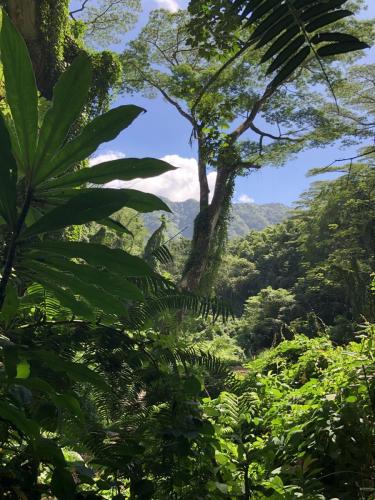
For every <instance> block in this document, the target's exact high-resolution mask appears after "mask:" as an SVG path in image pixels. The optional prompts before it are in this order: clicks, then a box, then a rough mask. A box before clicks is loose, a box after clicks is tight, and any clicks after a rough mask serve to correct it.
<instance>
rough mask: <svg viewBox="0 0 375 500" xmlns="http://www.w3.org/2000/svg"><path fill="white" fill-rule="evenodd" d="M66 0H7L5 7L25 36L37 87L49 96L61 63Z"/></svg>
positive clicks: (65, 28)
mask: <svg viewBox="0 0 375 500" xmlns="http://www.w3.org/2000/svg"><path fill="white" fill-rule="evenodd" d="M68 6H69V0H8V1H7V2H6V9H7V11H8V14H9V16H10V18H11V19H12V21H13V23H14V25H15V26H16V27H17V29H18V31H19V32H20V33H21V35H22V36H23V37H24V39H25V42H26V44H27V46H28V49H29V52H30V57H31V60H32V63H33V66H34V71H35V76H36V81H37V85H38V89H39V91H40V93H41V95H42V96H43V97H45V98H46V99H51V97H52V90H53V86H54V84H55V83H56V80H57V78H58V76H59V74H60V73H61V71H62V69H63V66H64V45H65V35H66V32H67V26H68V22H69V14H68Z"/></svg>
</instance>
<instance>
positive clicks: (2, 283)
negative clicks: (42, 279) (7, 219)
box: [0, 189, 32, 311]
mask: <svg viewBox="0 0 375 500" xmlns="http://www.w3.org/2000/svg"><path fill="white" fill-rule="evenodd" d="M31 199H32V191H31V189H28V190H27V192H26V198H25V202H24V204H23V207H22V210H21V213H20V215H19V217H18V220H17V224H16V227H15V228H14V231H13V233H12V236H11V238H10V241H9V243H8V248H7V252H6V259H5V264H4V268H3V273H2V277H1V280H0V311H1V309H2V307H3V305H4V300H5V295H6V289H7V286H8V282H9V278H10V276H11V274H12V269H13V264H14V259H15V257H16V251H17V240H18V237H19V235H20V233H21V230H22V228H23V225H24V222H25V219H26V216H27V213H28V211H29V208H30V203H31Z"/></svg>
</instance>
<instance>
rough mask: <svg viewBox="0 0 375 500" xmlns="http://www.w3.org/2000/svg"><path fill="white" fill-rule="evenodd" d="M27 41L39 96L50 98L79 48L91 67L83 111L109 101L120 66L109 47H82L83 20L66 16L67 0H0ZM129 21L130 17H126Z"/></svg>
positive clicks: (96, 109) (95, 110) (100, 109)
mask: <svg viewBox="0 0 375 500" xmlns="http://www.w3.org/2000/svg"><path fill="white" fill-rule="evenodd" d="M0 4H1V5H3V6H4V8H5V9H6V11H7V12H8V14H9V16H10V18H11V19H12V21H13V23H14V25H15V26H16V27H17V29H18V31H19V32H20V34H21V35H22V36H23V38H24V39H25V41H26V44H27V47H28V49H29V53H30V57H31V60H32V63H33V68H34V72H35V76H36V81H37V86H38V90H39V92H40V94H41V96H42V97H44V98H45V99H47V100H51V99H52V92H53V87H54V85H55V83H56V81H57V79H58V77H59V76H60V74H61V73H62V72H63V71H64V69H65V68H66V67H67V66H68V65H69V64H71V63H72V61H73V60H74V59H75V58H76V57H77V56H78V55H79V54H81V53H82V52H85V53H86V54H88V55H89V57H90V59H91V63H92V66H93V69H94V78H93V80H92V85H91V90H90V99H89V102H88V103H86V110H85V111H86V113H88V114H90V115H92V116H93V115H96V114H99V113H101V112H103V111H104V110H105V109H106V108H107V107H108V104H109V99H110V91H111V89H112V88H114V87H116V84H117V83H118V81H119V78H120V74H121V67H120V65H119V62H118V58H117V57H116V55H115V54H114V53H112V52H110V51H103V52H93V51H87V50H86V49H85V46H84V43H83V40H82V27H83V28H84V29H85V27H84V26H82V23H81V24H80V23H78V22H75V21H73V20H72V19H71V17H70V16H69V4H70V1H69V0H40V1H39V0H38V1H37V0H7V1H5V0H3V1H2V2H0ZM129 22H130V19H129Z"/></svg>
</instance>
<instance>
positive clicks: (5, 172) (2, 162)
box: [0, 114, 17, 228]
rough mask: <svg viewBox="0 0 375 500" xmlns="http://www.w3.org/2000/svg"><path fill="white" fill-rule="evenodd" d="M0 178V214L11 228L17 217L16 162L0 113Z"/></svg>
mask: <svg viewBox="0 0 375 500" xmlns="http://www.w3.org/2000/svg"><path fill="white" fill-rule="evenodd" d="M0 179H1V180H0V214H1V216H2V217H3V218H4V219H5V220H6V221H7V223H8V224H9V226H10V227H11V228H12V227H14V225H15V223H16V219H17V208H16V201H17V200H16V180H17V164H16V160H15V159H14V157H13V155H12V147H11V143H10V138H9V133H8V130H7V127H6V125H5V120H4V117H3V115H2V114H0Z"/></svg>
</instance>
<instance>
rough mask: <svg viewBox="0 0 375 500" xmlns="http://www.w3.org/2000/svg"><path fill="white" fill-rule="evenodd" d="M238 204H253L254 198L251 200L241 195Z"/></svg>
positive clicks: (245, 195)
mask: <svg viewBox="0 0 375 500" xmlns="http://www.w3.org/2000/svg"><path fill="white" fill-rule="evenodd" d="M238 202H239V203H255V200H254V198H251V197H250V196H248V195H247V194H241V196H240V197H239V198H238Z"/></svg>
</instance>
